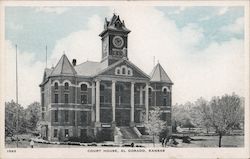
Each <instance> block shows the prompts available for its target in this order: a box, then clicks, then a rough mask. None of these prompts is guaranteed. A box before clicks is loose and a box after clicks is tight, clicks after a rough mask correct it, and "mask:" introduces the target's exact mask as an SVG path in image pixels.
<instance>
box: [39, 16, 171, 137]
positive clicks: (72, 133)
mask: <svg viewBox="0 0 250 159" xmlns="http://www.w3.org/2000/svg"><path fill="white" fill-rule="evenodd" d="M129 33H130V30H129V29H127V28H126V26H125V23H124V21H121V20H120V17H119V16H118V15H116V14H114V15H113V17H112V18H111V20H110V21H108V20H107V19H105V22H104V30H103V31H102V32H101V33H100V34H99V36H100V37H101V42H102V52H101V53H102V59H101V60H100V62H93V61H86V62H84V63H81V64H77V61H76V59H73V60H72V63H71V62H70V61H69V59H68V58H67V56H66V55H65V54H63V55H62V57H61V58H60V60H59V62H58V63H57V65H56V66H55V67H52V68H46V69H45V71H44V76H43V81H42V83H41V84H40V88H41V109H42V114H41V118H42V120H41V125H42V126H41V135H42V136H43V137H44V138H47V139H48V140H50V141H58V140H59V141H61V140H64V139H65V138H68V137H84V136H92V137H95V135H96V134H97V133H98V132H100V131H101V132H104V133H105V134H106V135H107V134H108V135H110V137H111V138H113V137H114V134H115V131H120V134H121V136H122V137H123V138H126V137H130V138H140V134H144V133H145V132H144V127H143V124H142V123H143V122H145V121H147V120H148V116H149V111H150V110H151V109H152V108H153V107H155V106H156V107H160V109H161V112H162V114H161V119H162V120H165V121H167V128H168V129H169V130H170V131H171V103H172V102H171V98H172V97H171V96H172V95H171V94H172V92H171V91H172V85H173V82H172V81H171V80H170V78H169V77H168V75H167V73H166V72H165V71H164V69H163V68H162V66H161V65H160V64H159V63H158V64H157V65H156V66H154V68H152V72H151V74H150V75H148V74H146V73H144V72H143V71H142V70H141V69H140V68H138V67H137V66H136V64H134V63H132V62H131V61H129V54H130V53H128V52H127V48H128V34H129ZM88 38H94V37H88ZM144 40H147V39H144ZM138 47H143V46H138ZM131 54H132V53H131ZM142 54H143V53H142ZM152 54H153V52H152ZM147 62H148V61H145V64H147ZM130 135H131V136H130Z"/></svg>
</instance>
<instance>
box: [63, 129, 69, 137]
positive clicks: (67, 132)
mask: <svg viewBox="0 0 250 159" xmlns="http://www.w3.org/2000/svg"><path fill="white" fill-rule="evenodd" d="M64 134H65V137H69V129H65V132H64Z"/></svg>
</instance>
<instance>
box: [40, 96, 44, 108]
mask: <svg viewBox="0 0 250 159" xmlns="http://www.w3.org/2000/svg"><path fill="white" fill-rule="evenodd" d="M41 105H42V107H44V93H42V101H41Z"/></svg>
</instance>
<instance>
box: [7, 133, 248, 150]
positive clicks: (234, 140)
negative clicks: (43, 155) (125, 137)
mask: <svg viewBox="0 0 250 159" xmlns="http://www.w3.org/2000/svg"><path fill="white" fill-rule="evenodd" d="M192 138H193V139H196V140H197V141H191V143H190V144H187V143H182V140H179V139H177V142H179V144H178V145H177V147H178V148H185V147H189V148H191V147H218V142H219V141H218V138H219V137H218V136H193V137H192ZM99 145H101V144H99ZM135 145H142V146H145V147H153V144H152V143H147V144H141V143H140V144H135ZM155 146H156V147H161V144H160V143H156V145H155ZM243 146H244V136H223V137H222V147H243ZM5 147H6V148H15V147H16V142H13V141H6V142H5ZM19 147H20V148H29V147H30V145H29V141H20V142H19ZM80 147H81V148H84V147H87V146H79V145H58V144H42V143H35V145H34V148H80ZM98 147H100V146H98Z"/></svg>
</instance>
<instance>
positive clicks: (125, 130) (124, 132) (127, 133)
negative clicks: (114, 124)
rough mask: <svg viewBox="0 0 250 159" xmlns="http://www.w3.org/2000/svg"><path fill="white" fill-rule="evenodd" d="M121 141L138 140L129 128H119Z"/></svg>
mask: <svg viewBox="0 0 250 159" xmlns="http://www.w3.org/2000/svg"><path fill="white" fill-rule="evenodd" d="M120 131H121V133H122V138H123V139H138V138H139V137H138V135H137V134H136V133H135V132H134V130H133V128H131V127H120Z"/></svg>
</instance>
